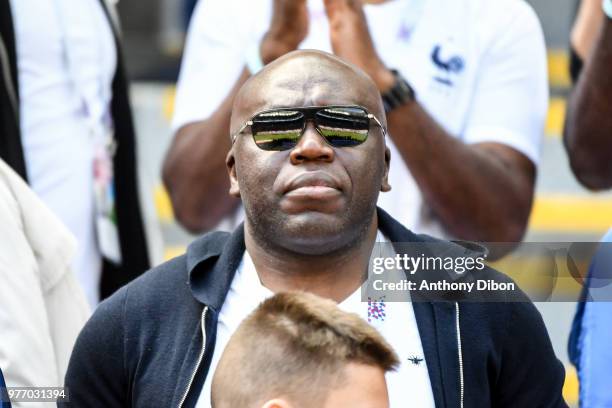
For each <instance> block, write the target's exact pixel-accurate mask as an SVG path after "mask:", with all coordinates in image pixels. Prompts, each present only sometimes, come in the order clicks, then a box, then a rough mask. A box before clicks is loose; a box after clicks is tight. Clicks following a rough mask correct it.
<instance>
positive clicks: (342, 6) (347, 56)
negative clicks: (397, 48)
mask: <svg viewBox="0 0 612 408" xmlns="http://www.w3.org/2000/svg"><path fill="white" fill-rule="evenodd" d="M324 3H325V12H326V13H327V19H328V20H329V30H330V40H331V45H332V49H333V51H334V54H336V55H337V56H338V57H340V58H342V59H344V60H346V61H348V62H350V63H352V64H354V65H356V66H358V67H359V68H361V69H362V70H364V71H365V72H366V73H367V74H368V75H370V77H371V78H372V80H374V83H375V84H376V86H377V87H378V89H379V90H380V91H382V92H384V91H386V90H388V89H389V88H391V87H392V86H393V83H394V82H395V78H394V76H393V74H392V73H391V71H390V70H388V69H387V68H386V67H385V64H384V63H383V62H382V60H381V59H380V57H379V56H378V54H377V53H376V49H375V48H374V44H373V42H372V37H371V36H370V31H369V30H368V24H367V21H366V17H365V14H364V12H363V6H362V1H361V0H324Z"/></svg>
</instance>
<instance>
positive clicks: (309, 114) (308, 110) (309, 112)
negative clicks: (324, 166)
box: [232, 105, 387, 151]
mask: <svg viewBox="0 0 612 408" xmlns="http://www.w3.org/2000/svg"><path fill="white" fill-rule="evenodd" d="M334 108H353V109H355V108H357V109H363V111H364V112H365V113H366V116H367V118H368V119H369V120H374V123H376V124H377V125H378V126H379V127H380V129H381V130H382V134H383V137H386V136H387V129H386V128H385V127H384V126H383V124H382V123H381V121H380V120H379V119H378V118H377V117H376V116H375V115H374V114H372V113H370V112H369V111H368V110H367V109H366V108H364V107H363V106H360V105H324V106H300V107H286V108H275V109H266V110H262V111H260V112H257V113H256V114H254V115H253V116H251V119H249V120H247V121H246V122H244V124H243V125H242V126H241V127H240V129H238V131H237V132H235V133H234V134H233V135H232V144H234V142H236V139H237V138H238V135H239V134H241V133H242V132H244V131H245V129H246V128H248V127H249V126H253V123H254V121H253V119H255V117H257V116H258V115H261V114H263V113H270V112H278V111H299V112H301V113H302V114H303V115H304V122H305V125H304V127H303V129H302V132H301V134H300V137H299V138H298V139H297V143H299V141H300V139H301V138H302V137H303V136H304V133H305V131H306V123H308V121H311V122H314V120H315V115H316V114H317V112H319V111H321V110H324V109H334ZM371 125H372V123H371V122H370V126H371ZM315 129H316V126H315ZM317 133H319V135H321V133H320V132H319V130H318V129H317ZM369 134H370V131H369V128H368V137H369ZM251 136H253V141H255V135H253V134H252V132H251ZM321 137H322V138H323V140H325V143H327V144H328V145H330V146H331V147H333V148H336V147H337V146H333V145H331V144H330V143H329V142H328V141H327V138H325V137H324V136H323V135H321ZM366 140H367V138H366ZM297 143H296V145H297ZM363 143H365V140H364V141H363V142H362V143H360V144H363ZM255 144H256V145H257V143H255ZM257 147H258V148H260V149H261V150H265V151H274V150H266V149H264V148H262V147H260V146H257ZM286 150H291V149H286ZM280 151H283V150H280Z"/></svg>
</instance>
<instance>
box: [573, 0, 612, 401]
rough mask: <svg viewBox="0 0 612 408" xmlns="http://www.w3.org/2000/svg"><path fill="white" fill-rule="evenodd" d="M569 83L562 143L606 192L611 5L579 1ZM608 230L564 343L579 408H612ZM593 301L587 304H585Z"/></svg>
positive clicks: (611, 158) (610, 164) (590, 182)
mask: <svg viewBox="0 0 612 408" xmlns="http://www.w3.org/2000/svg"><path fill="white" fill-rule="evenodd" d="M571 45H572V50H573V56H574V57H573V64H572V66H573V69H572V78H573V80H574V82H575V88H574V89H573V91H572V94H571V96H570V100H569V105H568V111H567V119H566V123H565V131H564V142H565V148H566V150H567V153H568V156H569V160H570V164H571V167H572V170H573V172H574V174H575V175H576V178H577V179H578V180H579V181H580V183H582V184H583V185H584V186H585V187H587V188H589V189H592V190H605V189H609V188H612V82H611V81H610V66H611V65H610V64H612V1H608V0H606V1H603V7H602V1H601V0H584V1H582V3H581V5H580V10H579V14H578V18H577V19H576V23H575V25H574V29H573V30H572V39H571ZM611 242H612V230H609V231H608V233H607V234H606V235H605V236H604V237H603V239H602V243H601V245H600V248H599V249H598V251H597V253H596V255H595V257H594V258H593V260H592V263H591V266H590V268H589V276H588V277H587V279H586V280H585V283H584V290H583V293H582V298H581V300H582V302H580V303H579V304H578V309H577V311H576V316H575V318H574V322H573V326H572V332H571V335H570V340H569V355H570V358H571V360H572V362H573V363H574V365H575V366H576V368H577V369H578V377H579V379H580V405H581V406H584V407H604V406H610V405H612V395H611V394H610V386H609V385H610V383H611V381H612V371H611V370H610V367H612V351H611V350H610V342H611V341H612V303H611V302H610V301H611V300H612V283H611V282H612V272H611V271H612V255H611V254H612V251H611V244H610V243H611ZM590 300H593V301H590Z"/></svg>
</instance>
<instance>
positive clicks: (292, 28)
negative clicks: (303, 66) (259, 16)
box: [260, 0, 308, 64]
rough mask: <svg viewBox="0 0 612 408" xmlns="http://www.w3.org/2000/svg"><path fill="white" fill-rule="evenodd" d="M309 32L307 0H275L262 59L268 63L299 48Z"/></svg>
mask: <svg viewBox="0 0 612 408" xmlns="http://www.w3.org/2000/svg"><path fill="white" fill-rule="evenodd" d="M307 34H308V8H307V7H306V0H274V9H273V12H272V22H271V23H270V28H269V29H268V32H267V33H266V35H265V36H264V38H263V40H262V42H261V48H260V50H261V59H262V61H263V62H264V63H265V64H267V63H269V62H271V61H273V60H275V59H276V58H278V57H281V56H283V55H284V54H286V53H288V52H290V51H293V50H295V49H297V47H298V46H299V45H300V43H301V42H302V41H303V40H304V38H306V35H307Z"/></svg>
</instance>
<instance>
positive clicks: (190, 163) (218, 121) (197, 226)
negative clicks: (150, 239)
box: [162, 69, 249, 233]
mask: <svg viewBox="0 0 612 408" xmlns="http://www.w3.org/2000/svg"><path fill="white" fill-rule="evenodd" d="M248 78H249V72H248V71H247V70H246V69H243V71H242V73H241V74H240V77H239V78H238V80H237V81H236V84H235V85H234V86H233V88H232V90H231V92H230V94H229V95H228V96H227V97H226V98H225V99H224V100H223V102H222V103H221V105H220V106H219V108H218V109H217V110H216V111H215V112H214V113H213V114H212V115H211V116H210V117H209V118H207V119H205V120H202V121H198V122H193V123H189V124H187V125H185V126H182V127H181V128H180V129H179V130H178V131H177V132H176V134H175V136H174V140H173V141H172V144H171V146H170V150H169V151H168V153H167V155H166V158H165V160H164V165H163V169H162V178H163V181H164V185H165V186H166V189H167V190H168V193H169V195H170V199H171V200H172V206H173V208H174V212H175V216H176V218H177V220H178V222H179V223H180V224H181V225H183V226H184V227H185V228H186V229H187V230H189V231H191V232H194V233H197V232H201V231H206V230H210V229H212V228H214V227H215V226H216V225H217V224H218V223H219V221H221V219H223V218H224V217H225V216H227V215H229V214H231V213H232V212H233V211H234V210H235V209H236V207H237V206H238V204H239V202H240V200H238V199H236V198H234V197H232V196H230V195H229V194H228V191H229V179H228V178H227V171H226V166H225V156H226V155H227V152H228V151H229V149H230V146H231V144H230V138H229V135H228V129H229V122H230V115H231V110H232V101H233V99H234V96H235V95H236V92H237V91H238V89H239V88H240V86H241V85H242V84H243V83H244V82H245V81H246V80H247V79H248Z"/></svg>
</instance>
